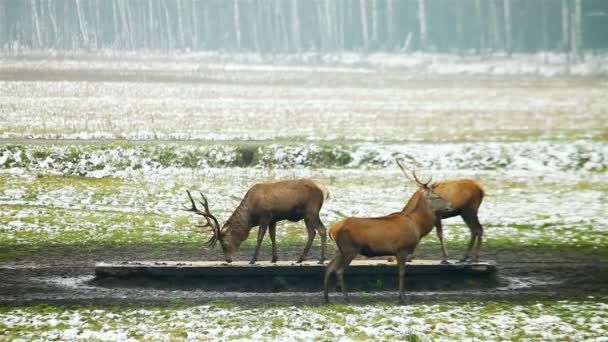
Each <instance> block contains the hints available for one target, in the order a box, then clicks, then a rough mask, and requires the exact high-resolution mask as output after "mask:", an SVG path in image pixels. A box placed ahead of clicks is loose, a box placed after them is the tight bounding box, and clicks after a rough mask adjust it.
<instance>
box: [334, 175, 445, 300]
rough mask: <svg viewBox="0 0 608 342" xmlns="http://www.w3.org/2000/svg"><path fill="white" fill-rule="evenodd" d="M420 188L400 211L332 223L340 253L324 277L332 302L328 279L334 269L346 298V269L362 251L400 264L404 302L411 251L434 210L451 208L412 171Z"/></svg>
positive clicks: (429, 226)
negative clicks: (407, 267)
mask: <svg viewBox="0 0 608 342" xmlns="http://www.w3.org/2000/svg"><path fill="white" fill-rule="evenodd" d="M412 174H413V176H414V179H415V180H416V182H417V184H418V186H419V187H420V190H421V191H417V192H416V193H414V195H413V196H412V197H411V198H410V200H409V201H408V203H407V204H406V206H405V207H404V208H403V210H401V212H398V213H393V214H390V215H387V216H383V217H374V218H359V217H348V218H346V219H344V220H341V221H339V222H337V223H335V224H333V225H332V226H331V227H330V228H329V234H330V237H331V238H332V240H333V241H334V242H335V244H336V246H337V247H338V254H337V255H336V256H335V257H334V258H333V259H332V260H331V262H330V263H329V264H328V265H327V268H326V271H325V279H324V285H325V290H324V297H325V301H326V302H329V297H328V293H327V292H328V283H329V277H330V276H331V274H332V273H333V272H335V273H336V277H337V278H338V281H339V283H340V287H341V288H342V293H343V294H344V298H345V299H346V301H348V294H347V292H346V288H345V286H344V270H345V269H346V267H347V266H348V265H349V264H350V262H351V261H352V260H353V259H354V258H355V257H356V256H357V255H359V254H361V255H364V256H366V257H374V256H383V255H393V256H395V257H396V258H397V265H398V267H399V301H400V302H401V303H403V301H404V295H403V287H404V281H405V262H406V259H407V257H408V255H409V254H411V253H413V252H414V250H415V249H416V246H417V245H418V243H419V242H420V239H422V238H423V237H424V236H426V235H427V234H428V233H429V232H430V231H431V230H433V225H434V223H435V220H436V218H435V213H436V212H444V211H450V210H452V208H451V207H450V204H449V203H448V202H447V201H446V200H445V199H443V198H442V197H441V196H440V195H438V194H437V193H435V191H434V189H433V187H432V186H429V185H428V183H429V182H426V183H422V182H420V181H419V180H418V178H416V174H415V173H412Z"/></svg>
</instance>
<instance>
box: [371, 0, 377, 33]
mask: <svg viewBox="0 0 608 342" xmlns="http://www.w3.org/2000/svg"><path fill="white" fill-rule="evenodd" d="M372 41H374V42H377V41H378V0H372Z"/></svg>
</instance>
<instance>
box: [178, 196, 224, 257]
mask: <svg viewBox="0 0 608 342" xmlns="http://www.w3.org/2000/svg"><path fill="white" fill-rule="evenodd" d="M186 192H187V193H188V198H190V203H192V207H191V208H188V207H186V209H185V210H186V211H191V212H193V213H195V214H197V215H201V216H202V217H204V218H205V220H206V221H207V223H206V224H203V225H197V227H203V228H204V227H211V231H212V232H213V236H211V238H210V239H209V241H207V242H205V246H206V247H209V248H213V246H215V243H216V242H217V240H218V239H219V238H220V224H219V222H218V221H217V219H216V218H215V216H213V214H211V212H210V211H209V202H208V201H207V197H205V195H203V193H202V192H199V193H200V195H201V197H202V198H203V200H202V201H199V203H200V204H201V205H202V206H203V208H204V209H205V211H201V210H200V209H198V208H197V207H196V204H195V203H194V198H192V194H190V191H189V190H186Z"/></svg>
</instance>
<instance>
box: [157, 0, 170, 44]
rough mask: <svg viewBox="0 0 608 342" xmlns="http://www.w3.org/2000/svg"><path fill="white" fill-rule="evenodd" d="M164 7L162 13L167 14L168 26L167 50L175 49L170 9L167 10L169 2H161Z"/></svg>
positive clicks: (162, 0)
mask: <svg viewBox="0 0 608 342" xmlns="http://www.w3.org/2000/svg"><path fill="white" fill-rule="evenodd" d="M160 3H161V5H162V11H163V12H164V13H165V24H167V43H166V46H167V49H169V50H172V49H173V30H172V29H171V26H172V24H171V19H170V17H169V9H168V8H167V2H166V1H165V0H161V1H160Z"/></svg>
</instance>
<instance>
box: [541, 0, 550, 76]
mask: <svg viewBox="0 0 608 342" xmlns="http://www.w3.org/2000/svg"><path fill="white" fill-rule="evenodd" d="M540 26H541V28H540V29H541V32H542V40H543V54H544V62H545V64H547V63H548V57H547V50H548V49H549V46H548V45H549V37H548V33H547V4H546V3H545V0H540Z"/></svg>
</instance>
